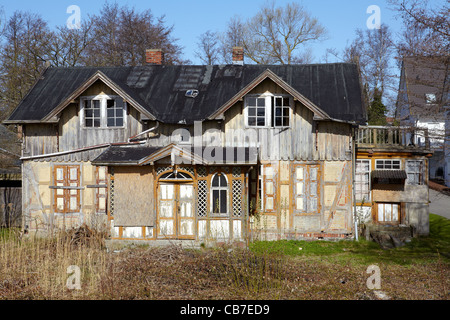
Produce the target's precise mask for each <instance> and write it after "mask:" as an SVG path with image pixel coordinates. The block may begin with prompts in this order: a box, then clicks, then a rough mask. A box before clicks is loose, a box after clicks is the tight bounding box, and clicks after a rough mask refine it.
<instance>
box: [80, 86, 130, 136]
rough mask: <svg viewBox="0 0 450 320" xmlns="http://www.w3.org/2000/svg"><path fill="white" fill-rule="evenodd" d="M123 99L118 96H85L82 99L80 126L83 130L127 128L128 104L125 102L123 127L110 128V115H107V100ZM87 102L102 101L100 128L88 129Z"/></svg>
mask: <svg viewBox="0 0 450 320" xmlns="http://www.w3.org/2000/svg"><path fill="white" fill-rule="evenodd" d="M117 99H122V98H121V97H120V96H117V95H107V94H99V95H95V96H83V97H80V126H81V127H82V128H83V129H120V128H126V126H127V103H126V102H125V101H124V102H123V125H122V126H110V127H108V114H107V100H117ZM87 100H99V101H100V127H86V122H85V119H86V117H85V108H84V105H85V101H87Z"/></svg>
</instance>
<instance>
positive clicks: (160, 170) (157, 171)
mask: <svg viewBox="0 0 450 320" xmlns="http://www.w3.org/2000/svg"><path fill="white" fill-rule="evenodd" d="M169 170H172V167H157V168H156V174H157V175H160V174H161V173H163V172H165V171H169Z"/></svg>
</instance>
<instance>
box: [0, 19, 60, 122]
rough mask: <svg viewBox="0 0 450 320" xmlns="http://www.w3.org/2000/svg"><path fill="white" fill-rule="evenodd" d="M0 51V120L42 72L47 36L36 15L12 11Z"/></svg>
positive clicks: (46, 31) (43, 24)
mask: <svg viewBox="0 0 450 320" xmlns="http://www.w3.org/2000/svg"><path fill="white" fill-rule="evenodd" d="M2 38H3V39H2V40H3V44H2V46H1V47H0V101H1V104H2V109H3V110H2V113H1V114H0V120H3V119H4V118H5V117H6V116H7V115H8V114H9V112H10V111H11V110H12V109H13V108H14V107H15V106H16V105H17V103H19V101H20V100H21V99H22V97H23V96H24V95H25V94H26V93H27V92H28V90H29V89H30V87H31V86H32V85H33V83H34V82H35V81H36V80H37V78H38V77H39V75H40V74H41V72H42V70H43V69H44V68H45V61H46V60H47V59H48V54H47V49H48V46H49V43H50V39H51V32H50V30H49V28H48V26H47V23H46V22H45V21H44V20H43V19H42V18H41V17H40V16H38V15H36V14H32V13H28V12H21V11H16V12H15V13H14V14H13V15H12V16H11V17H10V18H9V19H8V21H7V22H6V24H5V28H4V32H3V37H2Z"/></svg>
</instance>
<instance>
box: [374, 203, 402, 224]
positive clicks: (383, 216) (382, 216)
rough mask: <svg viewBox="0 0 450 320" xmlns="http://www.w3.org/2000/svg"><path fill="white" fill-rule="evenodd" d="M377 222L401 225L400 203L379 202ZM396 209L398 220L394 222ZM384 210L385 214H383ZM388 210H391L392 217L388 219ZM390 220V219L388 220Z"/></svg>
mask: <svg viewBox="0 0 450 320" xmlns="http://www.w3.org/2000/svg"><path fill="white" fill-rule="evenodd" d="M376 205H377V222H380V223H392V224H399V223H400V220H401V205H400V203H390V202H377V204H376ZM394 206H395V208H397V220H392V219H391V218H392V215H393V212H394V211H395V210H394ZM380 208H382V210H383V212H382V214H381V212H380V211H381V210H380ZM386 208H390V209H389V210H390V216H389V217H388V216H387V215H386V213H388V210H387V209H386ZM388 218H389V219H388Z"/></svg>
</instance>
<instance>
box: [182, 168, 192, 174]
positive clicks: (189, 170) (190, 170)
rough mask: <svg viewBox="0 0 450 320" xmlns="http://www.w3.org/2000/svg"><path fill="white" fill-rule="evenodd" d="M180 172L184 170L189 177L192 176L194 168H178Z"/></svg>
mask: <svg viewBox="0 0 450 320" xmlns="http://www.w3.org/2000/svg"><path fill="white" fill-rule="evenodd" d="M179 169H180V170H184V171H187V172H189V173H190V174H191V175H194V167H180V168H179Z"/></svg>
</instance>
